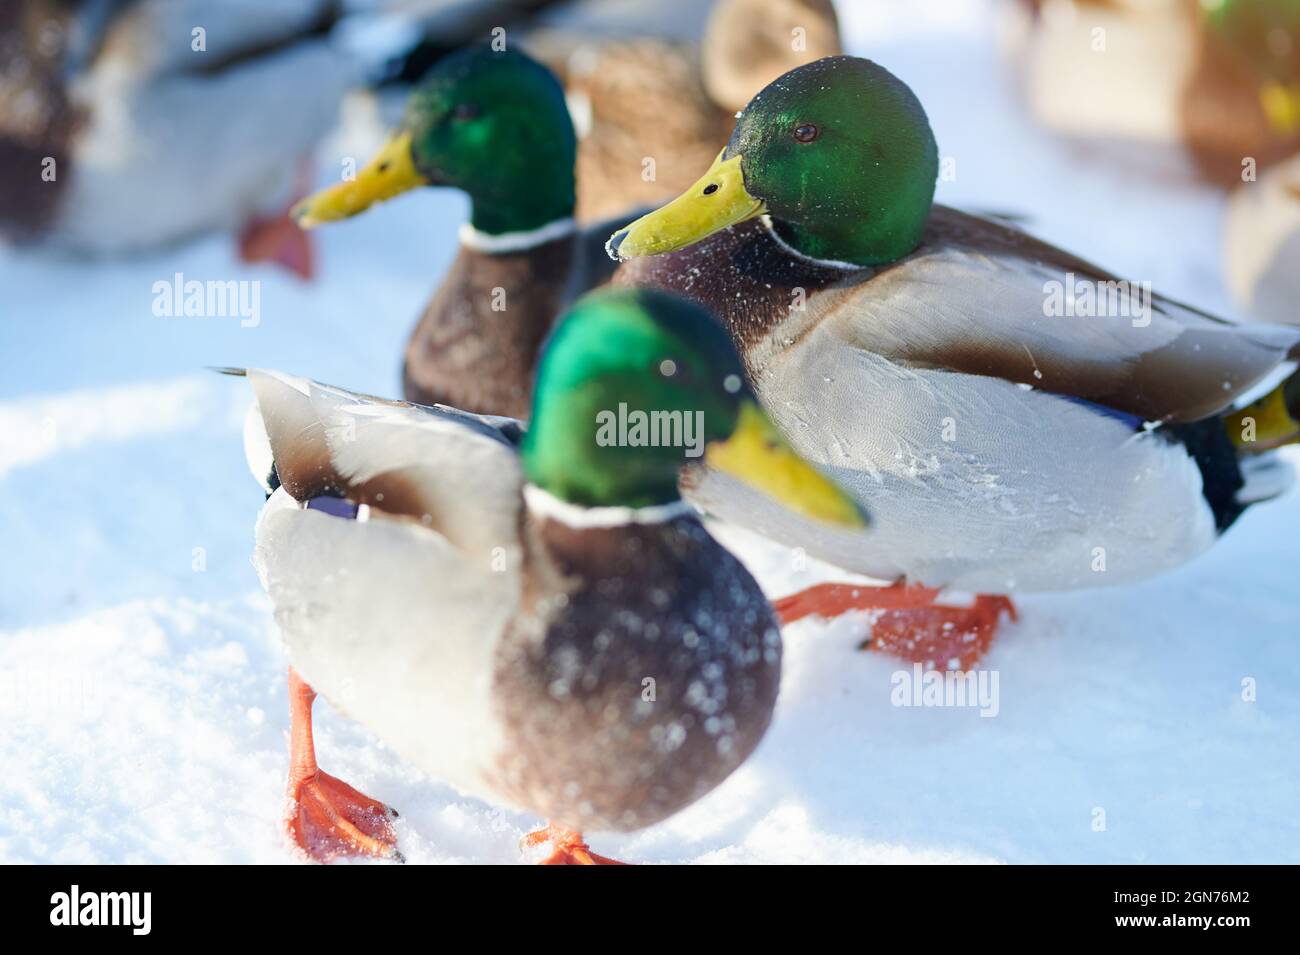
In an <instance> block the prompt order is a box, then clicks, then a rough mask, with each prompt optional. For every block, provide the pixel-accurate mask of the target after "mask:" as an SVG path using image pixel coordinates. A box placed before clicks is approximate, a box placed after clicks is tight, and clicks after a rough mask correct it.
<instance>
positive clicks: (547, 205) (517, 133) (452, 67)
mask: <svg viewBox="0 0 1300 955" xmlns="http://www.w3.org/2000/svg"><path fill="white" fill-rule="evenodd" d="M574 150H575V138H574V133H573V123H572V121H571V120H570V118H569V113H568V109H567V107H566V105H565V100H564V90H563V89H562V88H561V87H560V84H559V82H558V81H557V80H556V78H555V77H554V75H552V74H551V72H550V71H549V70H547V69H546V67H544V66H542V65H541V64H540V63H538V62H537V61H535V60H533V59H532V58H530V57H529V56H527V55H526V54H524V53H521V52H518V51H517V50H514V49H513V48H510V49H505V50H501V51H496V50H493V49H492V47H491V46H489V45H486V44H483V45H476V46H472V47H468V48H465V49H464V50H461V51H459V52H457V53H454V54H452V55H450V56H448V57H446V58H445V59H443V60H441V61H440V62H439V63H438V64H437V65H435V66H434V68H433V69H432V70H431V71H430V72H429V74H428V75H427V76H426V78H425V79H424V80H423V81H422V82H421V83H420V85H419V87H418V88H417V89H416V90H415V91H414V92H413V93H412V94H411V97H410V99H409V100H408V102H407V106H406V113H405V116H404V118H403V120H402V123H401V124H400V126H399V127H398V128H397V129H396V130H395V131H394V133H393V135H392V137H391V138H390V139H389V141H388V142H387V144H385V145H384V146H383V148H382V149H381V150H380V152H379V154H378V155H377V156H375V157H374V159H372V160H371V161H370V163H368V164H367V165H366V166H365V167H364V168H362V169H360V170H358V171H357V173H356V176H355V178H354V179H350V180H344V181H343V182H339V183H337V184H335V185H333V186H331V187H329V188H328V189H325V190H322V191H321V192H318V193H316V194H315V195H313V196H309V197H308V198H307V199H304V200H303V201H302V202H301V203H299V204H298V205H297V206H296V207H295V208H294V212H293V214H294V216H295V217H296V218H297V221H298V223H299V225H301V226H302V227H303V228H311V227H313V226H315V225H318V224H320V223H322V222H328V221H334V220H338V219H343V218H347V217H350V216H354V215H356V214H357V213H359V212H362V211H364V210H365V209H367V208H369V207H370V206H372V205H373V204H375V203H376V202H380V201H383V200H386V199H390V198H392V197H393V196H396V195H399V194H400V193H403V192H406V191H407V190H410V189H414V188H416V187H418V186H451V187H453V188H457V189H460V190H463V191H464V192H465V193H467V194H468V195H469V198H470V202H471V212H470V220H469V222H468V223H466V224H464V225H462V226H461V229H460V251H459V253H458V255H457V257H456V260H455V262H453V263H452V266H451V269H450V271H449V272H448V273H447V275H446V277H445V278H444V279H443V280H442V284H441V285H440V286H439V287H438V290H437V292H436V293H435V294H434V296H433V299H432V301H430V303H429V304H428V306H427V307H426V308H425V310H424V314H423V315H422V316H421V317H420V319H419V322H418V323H417V324H416V327H415V330H414V331H413V332H412V335H411V339H410V342H409V343H408V345H407V348H406V359H405V363H404V367H403V372H402V391H403V394H404V395H405V396H406V398H407V399H409V400H411V401H415V402H419V403H421V404H434V403H439V402H441V403H445V404H450V405H453V406H454V407H457V408H461V409H463V410H466V411H473V412H479V413H489V414H501V415H508V416H513V417H521V418H522V417H527V416H528V412H529V407H528V404H529V398H530V394H531V381H532V374H533V366H534V365H535V363H536V360H537V354H538V351H539V349H540V347H541V344H542V340H543V338H544V337H545V336H546V333H547V331H548V330H549V329H550V327H551V323H552V321H553V320H554V319H555V316H556V315H558V314H560V312H561V311H562V310H563V307H564V306H565V305H566V304H567V303H569V302H570V301H571V300H572V299H573V298H574V297H576V295H578V294H579V293H581V292H583V291H586V290H587V289H589V288H591V287H593V286H595V285H598V284H600V283H601V282H603V281H605V280H606V279H608V277H609V275H610V274H611V273H612V271H613V267H612V263H611V262H610V261H609V259H608V258H607V257H606V256H605V254H604V252H603V251H602V249H603V245H604V240H605V237H606V236H607V235H608V234H609V229H610V228H611V226H609V225H601V226H597V227H596V228H595V229H594V230H591V231H587V232H584V231H582V230H579V229H578V228H577V226H576V225H575V223H574V219H573V204H574V178H573V177H574V172H573V164H574Z"/></svg>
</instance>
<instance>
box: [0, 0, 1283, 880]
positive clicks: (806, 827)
mask: <svg viewBox="0 0 1300 955" xmlns="http://www.w3.org/2000/svg"><path fill="white" fill-rule="evenodd" d="M843 8H844V9H843V13H844V19H845V24H846V27H847V32H848V35H849V37H850V42H851V47H852V49H853V51H854V52H859V53H864V54H867V55H870V56H872V57H873V58H875V59H878V60H879V61H881V62H882V63H884V64H885V65H886V66H888V67H890V68H891V69H893V70H894V71H895V72H897V73H898V74H899V75H901V76H902V77H903V78H904V79H905V80H907V81H908V82H909V83H911V84H912V85H913V87H914V88H915V89H916V90H917V92H918V93H919V95H920V96H921V98H922V100H923V101H924V102H925V103H926V104H927V106H928V109H929V111H930V116H931V120H932V122H933V124H934V126H935V129H936V131H937V133H938V136H939V140H940V146H941V151H942V153H943V154H944V155H945V156H950V157H954V158H956V159H957V169H958V177H957V180H956V181H955V182H945V183H943V184H942V185H941V199H942V200H944V201H947V202H952V203H965V204H967V205H971V206H979V207H982V208H987V209H1005V210H1017V211H1024V212H1028V213H1032V216H1033V226H1034V228H1035V230H1036V231H1038V232H1039V233H1041V234H1043V235H1045V236H1047V237H1049V238H1051V239H1053V240H1055V241H1058V242H1059V243H1061V244H1063V245H1065V246H1067V247H1070V248H1072V249H1074V250H1075V251H1078V252H1081V253H1083V254H1085V255H1087V256H1090V257H1092V258H1095V259H1099V260H1100V261H1102V262H1104V263H1106V264H1108V265H1109V266H1110V267H1112V268H1113V269H1115V270H1117V271H1119V272H1121V273H1122V274H1124V275H1126V276H1128V277H1132V278H1143V279H1146V278H1149V279H1151V280H1153V281H1154V282H1155V285H1156V288H1157V289H1162V290H1163V291H1165V292H1166V293H1168V294H1172V295H1174V296H1175V297H1179V298H1182V299H1185V300H1191V301H1194V302H1197V303H1199V304H1201V305H1203V306H1205V307H1208V308H1211V309H1213V310H1218V311H1221V312H1222V311H1227V310H1228V304H1227V302H1226V299H1225V295H1224V292H1223V290H1222V287H1221V284H1220V279H1219V274H1218V255H1217V243H1218V236H1219V220H1220V214H1221V201H1220V199H1219V197H1218V196H1216V195H1215V194H1214V193H1212V192H1209V191H1206V190H1200V189H1196V188H1193V187H1186V188H1173V189H1170V188H1162V187H1157V186H1155V185H1153V184H1152V183H1150V182H1148V181H1143V180H1140V179H1138V178H1136V177H1131V178H1127V179H1126V178H1125V177H1124V176H1123V174H1122V172H1121V171H1116V170H1112V169H1107V168H1104V167H1100V166H1097V165H1091V164H1089V163H1088V162H1086V161H1085V160H1083V159H1081V158H1079V157H1077V156H1075V155H1074V154H1072V153H1071V152H1070V151H1069V150H1068V149H1067V148H1066V147H1064V146H1062V145H1061V144H1060V143H1057V142H1055V141H1053V140H1051V139H1050V138H1048V137H1046V136H1044V135H1043V134H1041V133H1039V132H1037V131H1035V130H1034V129H1033V128H1032V127H1031V126H1030V125H1029V124H1028V122H1027V121H1026V120H1025V118H1024V117H1023V116H1022V115H1021V113H1020V111H1019V108H1018V103H1017V101H1016V99H1015V96H1014V93H1013V89H1012V86H1011V84H1010V81H1009V78H1008V76H1007V75H1006V70H1005V67H1004V66H1003V64H1002V62H1001V60H1000V58H999V52H998V46H997V43H996V40H995V31H994V29H993V26H992V24H991V23H990V22H988V17H987V15H986V11H987V7H986V6H985V4H984V3H980V2H975V0H971V2H958V0H946V2H930V3H926V4H924V5H921V4H914V3H877V2H866V0H862V2H853V3H848V4H844V5H843ZM905 11H906V12H905ZM464 211H465V210H464V204H463V201H462V200H461V199H460V198H459V197H458V196H454V195H450V194H443V193H436V192H434V191H431V190H426V191H425V192H424V193H423V194H421V195H419V196H418V197H415V198H413V199H411V200H408V201H403V202H401V203H396V204H393V205H392V206H390V207H387V208H385V209H383V210H382V211H380V212H377V213H372V214H371V215H368V216H365V217H363V218H361V219H358V220H356V221H355V222H353V223H349V224H347V225H344V226H340V227H335V228H332V229H328V230H325V231H323V232H321V233H320V236H319V238H320V243H321V251H322V270H321V271H322V279H321V280H320V281H318V282H317V283H316V284H314V285H311V286H305V285H302V284H299V283H297V282H295V281H294V280H292V279H290V278H286V277H284V276H283V275H281V274H277V273H273V272H271V271H269V270H266V269H262V268H246V267H242V266H240V265H239V264H238V263H237V262H235V261H234V260H233V259H232V256H231V251H230V249H229V244H228V242H226V241H224V240H220V239H210V240H205V241H203V242H200V243H197V244H194V245H190V246H187V247H185V248H183V249H181V250H179V251H176V252H174V253H170V254H162V255H157V256H155V257H152V258H149V259H145V260H136V261H133V262H130V263H120V264H119V263H114V264H103V265H96V266H87V265H85V264H81V263H76V262H68V261H59V260H51V259H49V258H37V257H34V256H31V255H27V254H21V253H16V252H12V251H11V252H8V253H0V288H2V289H4V296H3V301H4V304H3V306H0V309H3V311H2V312H0V355H3V369H4V370H3V374H2V375H0V528H2V529H3V533H4V541H3V545H4V546H3V548H0V726H3V732H0V861H6V862H15V861H42V862H200V861H204V862H284V861H290V860H291V859H292V856H291V854H290V852H289V851H288V850H287V848H286V846H285V844H284V843H283V842H282V840H281V836H280V831H279V827H278V818H279V811H280V808H281V800H282V793H283V789H282V787H283V776H284V769H285V763H286V749H287V747H286V729H287V722H288V720H287V712H286V703H285V697H284V677H283V668H284V662H283V660H282V658H281V656H280V653H279V650H278V648H277V642H276V634H275V630H274V626H273V624H272V621H271V617H270V613H269V608H268V605H267V601H266V600H265V598H264V597H263V595H262V593H261V591H260V589H259V587H258V584H257V581H256V578H255V576H254V574H253V570H252V567H251V566H250V564H249V560H248V555H249V551H250V547H251V539H252V526H253V520H254V517H255V515H256V513H257V510H258V507H259V505H260V503H261V495H260V494H259V492H258V490H257V488H256V487H255V486H254V485H253V484H252V482H251V479H250V478H249V476H248V474H247V472H246V471H245V468H244V464H243V456H242V450H241V443H240V432H239V424H240V420H241V418H242V415H243V412H244V409H245V408H246V406H247V402H248V400H249V396H248V394H247V392H246V387H245V386H244V384H243V383H242V382H239V381H236V380H231V379H225V378H219V377H217V376H215V375H212V374H210V373H207V372H205V371H203V370H202V368H203V366H205V365H213V364H240V365H243V364H254V365H262V366H271V367H279V368H284V369H286V370H290V371H294V372H298V373H303V374H310V375H312V376H314V377H317V378H320V379H323V380H326V381H333V382H336V383H338V384H341V385H346V386H348V387H352V388H357V389H361V390H367V391H372V392H381V393H382V392H392V391H394V390H395V389H396V387H397V360H398V355H399V354H400V347H401V344H402V342H403V339H404V336H405V335H406V332H407V330H408V327H409V325H410V323H411V322H412V321H413V319H414V317H415V315H416V314H417V311H418V309H419V306H420V305H421V303H422V302H423V300H424V299H425V297H426V295H427V294H428V292H429V290H430V288H431V286H432V284H433V283H434V281H435V280H436V278H437V276H438V275H440V274H441V272H442V270H443V268H444V267H445V265H446V264H447V262H448V261H449V259H450V255H451V252H452V242H453V236H454V226H455V224H456V223H458V222H459V221H460V220H461V218H462V216H463V215H464ZM176 272H181V273H183V274H184V275H185V276H186V277H187V278H198V279H228V278H231V277H238V278H255V279H260V280H261V283H262V285H261V295H262V301H261V313H262V314H261V323H260V325H258V326H257V327H256V328H241V327H240V325H239V323H238V320H237V319H229V318H227V319H223V318H205V319H199V318H157V317H155V316H154V315H153V313H152V310H151V303H152V299H153V294H152V291H151V288H152V285H153V283H154V282H155V281H158V280H160V279H169V278H170V277H171V276H172V275H173V274H174V273H176ZM1296 460H1300V458H1297V459H1296ZM723 537H724V540H725V541H727V542H728V543H730V544H732V545H733V546H734V547H735V548H736V549H737V551H738V552H739V553H740V554H741V555H742V556H743V557H744V558H745V560H746V561H747V562H748V563H749V564H750V566H751V567H752V568H753V569H754V571H755V572H756V573H757V574H758V575H759V577H760V579H761V580H762V582H763V583H764V585H765V587H767V589H768V590H769V592H770V593H772V594H773V595H779V594H782V593H785V592H787V591H790V590H792V589H795V588H796V587H798V586H802V585H804V584H807V583H809V582H812V581H815V580H817V579H821V578H823V577H825V576H828V575H829V572H823V571H822V570H817V569H803V570H796V569H794V564H793V563H792V559H791V557H790V555H788V554H787V553H786V552H784V551H782V550H781V549H779V548H775V547H772V546H770V545H767V544H765V543H763V542H761V541H758V540H755V539H753V538H750V537H747V536H742V535H740V534H739V533H736V532H727V533H724V534H723ZM1298 539H1300V495H1297V494H1296V493H1292V494H1290V495H1289V496H1288V497H1286V498H1285V499H1284V500H1282V501H1279V502H1276V503H1273V504H1270V505H1267V506H1265V507H1260V508H1257V509H1256V510H1254V511H1252V512H1250V513H1248V514H1247V515H1246V516H1245V518H1244V519H1243V520H1242V521H1241V522H1240V523H1239V524H1238V526H1237V527H1236V528H1234V529H1233V531H1232V532H1231V533H1230V534H1229V535H1228V537H1227V538H1226V539H1225V540H1224V541H1223V542H1222V543H1221V545H1220V546H1218V547H1217V548H1216V549H1215V550H1214V551H1213V552H1212V553H1211V554H1209V555H1207V556H1206V557H1204V558H1202V559H1201V560H1199V561H1197V562H1195V563H1193V564H1192V565H1190V566H1187V567H1185V568H1184V569H1182V570H1181V571H1179V572H1176V573H1173V574H1169V575H1167V576H1165V577H1163V578H1160V579H1157V580H1154V581H1150V582H1148V583H1146V584H1143V585H1141V586H1133V587H1126V588H1122V589H1115V590H1109V591H1095V592H1091V593H1081V594H1072V595H1062V596H1051V597H1033V598H1027V599H1024V600H1022V601H1021V610H1022V618H1021V622H1020V623H1018V624H1015V625H1011V626H1008V627H1006V629H1005V630H1004V632H1003V634H1002V636H1001V639H1000V641H999V642H998V643H997V645H996V647H995V649H994V651H993V653H992V654H991V655H990V657H989V658H988V661H987V664H988V666H989V667H990V668H992V669H995V670H996V671H997V672H998V675H999V681H1000V691H1001V693H1000V711H999V714H998V715H997V717H996V718H992V719H985V718H981V717H980V715H979V713H978V712H977V711H976V710H973V709H904V708H896V707H894V706H892V705H891V704H890V699H889V696H890V675H891V673H892V672H893V671H894V670H895V669H896V665H895V664H893V663H892V662H891V661H889V660H887V659H885V658H883V657H880V656H877V655H875V654H865V653H856V652H855V651H854V649H853V648H854V646H855V644H856V643H857V642H858V641H859V639H860V637H861V632H862V627H863V624H862V621H860V620H852V619H844V620H841V621H838V622H836V623H834V624H829V625H828V624H824V623H819V622H805V623H801V624H799V625H797V626H795V627H793V628H791V629H790V630H789V631H788V633H787V661H788V663H787V672H786V677H785V681H784V684H783V688H782V700H781V705H780V710H779V713H778V717H777V720H776V722H775V725H774V726H773V728H772V731H771V733H770V734H769V736H768V738H767V740H766V741H765V742H764V743H763V745H762V747H761V748H760V750H759V752H758V753H757V754H756V756H755V757H754V758H753V759H752V760H751V761H750V762H749V763H748V764H747V765H746V766H745V767H744V768H743V769H742V770H741V771H740V772H738V773H737V774H736V775H735V776H734V777H733V778H732V779H730V780H729V781H728V782H727V783H726V784H725V785H723V786H722V787H721V788H719V789H718V790H717V791H716V792H714V793H713V794H711V795H710V796H709V797H708V798H706V799H705V800H704V801H702V802H701V803H699V804H697V805H696V806H694V807H692V808H691V809H689V810H688V811H686V812H684V813H682V814H681V815H680V816H678V817H677V818H675V819H673V820H670V821H668V822H666V823H664V824H662V825H659V826H656V827H654V828H653V829H650V830H647V831H645V832H643V833H640V834H635V835H631V836H626V837H610V836H603V835H596V836H595V837H594V845H595V847H596V848H597V849H598V850H599V851H600V852H604V853H609V854H613V855H617V856H620V857H623V858H627V859H630V860H635V861H646V862H803V861H831V862H916V861H964V862H984V861H1006V862H1056V861H1096V862H1191V861H1211V862H1257V861H1278V862H1282V861H1289V862H1297V861H1300V821H1298V818H1297V815H1296V813H1295V807H1296V805H1297V804H1298V803H1300V783H1298V782H1297V774H1296V770H1295V767H1296V765H1297V756H1300V752H1298V749H1300V748H1298V747H1297V726H1300V648H1298V647H1297V638H1298V637H1300V590H1298V589H1297V585H1296V580H1295V568H1296V549H1295V548H1296V542H1297V540H1298ZM1247 678H1249V679H1252V680H1254V681H1255V685H1256V688H1257V689H1256V692H1257V699H1256V700H1255V701H1254V702H1246V701H1244V700H1243V698H1242V681H1243V680H1244V679H1247ZM318 711H319V718H318V734H317V744H318V751H319V753H320V757H321V762H322V765H323V766H324V767H325V768H326V769H328V770H329V771H331V772H333V773H335V774H336V775H339V776H341V777H343V778H345V779H347V780H348V781H349V782H352V783H354V784H355V785H357V786H359V787H360V788H362V789H364V790H365V791H367V792H369V793H371V794H372V795H374V796H376V797H378V798H381V799H383V800H384V801H386V802H388V803H390V804H392V805H394V806H396V807H398V808H399V809H400V810H401V811H402V817H401V819H400V821H399V822H398V831H399V834H400V838H401V846H402V850H403V852H404V853H405V854H406V856H407V858H408V859H409V860H410V861H412V862H512V861H518V860H519V859H520V855H519V853H518V851H517V848H516V844H517V841H518V839H519V837H520V836H521V835H522V834H523V833H524V832H526V831H527V830H528V829H530V828H532V827H534V826H535V825H536V824H537V823H538V820H535V819H533V818H530V817H527V816H524V815H520V814H516V813H510V812H502V811H499V810H497V809H495V808H493V807H491V806H488V805H485V804H483V803H480V802H478V801H475V800H471V799H466V798H463V797H461V796H459V795H458V794H457V793H455V792H454V791H452V790H450V789H449V788H447V787H446V786H443V785H441V784H439V783H437V782H434V781H431V780H429V779H428V778H426V777H424V776H422V775H421V774H419V773H417V772H415V771H413V770H412V769H410V768H409V767H407V766H404V765H403V764H402V763H401V762H399V761H398V760H397V759H396V758H394V757H393V756H392V755H391V754H390V753H388V752H386V751H385V750H384V749H383V748H382V747H381V746H380V745H378V744H377V743H376V742H375V741H374V740H373V739H371V738H369V737H368V736H367V734H366V733H365V732H363V731H362V730H360V729H359V728H358V727H357V726H355V725H353V724H351V723H349V722H347V721H345V720H343V719H341V718H339V717H337V716H335V715H334V714H333V713H331V711H330V709H329V707H328V706H327V705H321V706H319V707H318ZM1098 810H1103V811H1104V819H1105V829H1104V831H1096V826H1095V820H1097V819H1099V818H1101V817H1100V816H1099V815H1098V812H1097V811H1098Z"/></svg>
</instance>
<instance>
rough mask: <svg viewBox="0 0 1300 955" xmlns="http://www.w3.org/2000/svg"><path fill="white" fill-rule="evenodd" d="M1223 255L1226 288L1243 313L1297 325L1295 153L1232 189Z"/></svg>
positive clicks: (1299, 169) (1298, 173) (1299, 236)
mask: <svg viewBox="0 0 1300 955" xmlns="http://www.w3.org/2000/svg"><path fill="white" fill-rule="evenodd" d="M1223 254H1224V272H1225V275H1226V277H1227V280H1228V288H1229V290H1230V291H1231V292H1232V297H1233V300H1234V301H1235V302H1236V303H1237V305H1238V306H1239V307H1240V308H1241V310H1242V311H1243V312H1244V313H1245V314H1246V315H1248V316H1250V317H1251V318H1254V319H1257V320H1259V321H1264V322H1278V323H1281V324H1287V325H1300V155H1297V156H1292V157H1291V158H1290V159H1288V160H1286V161H1285V162H1283V163H1279V164H1278V165H1276V166H1273V167H1272V168H1270V169H1267V170H1265V171H1264V172H1263V173H1262V174H1261V175H1260V177H1259V179H1258V181H1256V182H1248V183H1242V184H1241V185H1240V186H1238V187H1237V188H1236V189H1235V190H1233V192H1232V195H1231V196H1229V198H1228V212H1227V221H1226V225H1225V228H1224V232H1223Z"/></svg>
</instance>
